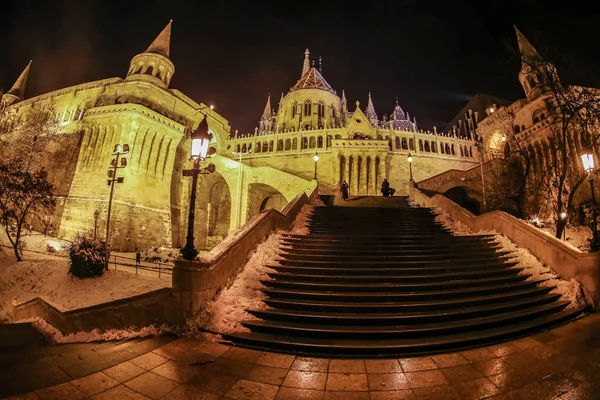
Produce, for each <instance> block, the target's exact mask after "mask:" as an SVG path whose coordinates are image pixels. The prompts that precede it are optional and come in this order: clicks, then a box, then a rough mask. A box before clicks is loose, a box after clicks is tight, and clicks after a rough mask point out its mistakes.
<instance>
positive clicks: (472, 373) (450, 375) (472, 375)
mask: <svg viewBox="0 0 600 400" xmlns="http://www.w3.org/2000/svg"><path fill="white" fill-rule="evenodd" d="M440 371H441V372H442V374H444V376H445V377H446V379H448V382H450V383H458V382H465V381H472V380H474V379H479V378H483V374H482V373H481V372H479V371H478V370H476V369H475V368H474V367H473V365H459V366H457V367H450V368H442V369H440Z"/></svg>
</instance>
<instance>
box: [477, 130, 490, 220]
mask: <svg viewBox="0 0 600 400" xmlns="http://www.w3.org/2000/svg"><path fill="white" fill-rule="evenodd" d="M475 136H476V137H477V134H475ZM475 147H477V150H479V170H480V172H481V197H482V200H483V210H481V211H482V213H483V212H485V210H486V209H487V204H486V199H485V179H484V178H483V137H481V136H479V140H476V141H475Z"/></svg>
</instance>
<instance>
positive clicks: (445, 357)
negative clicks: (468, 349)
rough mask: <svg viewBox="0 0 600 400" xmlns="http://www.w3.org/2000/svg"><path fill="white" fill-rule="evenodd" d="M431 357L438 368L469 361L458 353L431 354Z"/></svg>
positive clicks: (463, 363) (454, 365)
mask: <svg viewBox="0 0 600 400" xmlns="http://www.w3.org/2000/svg"><path fill="white" fill-rule="evenodd" d="M431 359H432V360H433V362H435V363H436V365H437V366H438V367H440V368H448V367H456V366H458V365H465V364H469V363H470V361H469V360H467V359H466V358H464V357H463V356H462V355H461V354H460V353H448V354H439V355H437V356H431Z"/></svg>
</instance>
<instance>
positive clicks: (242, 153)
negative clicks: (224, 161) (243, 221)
mask: <svg viewBox="0 0 600 400" xmlns="http://www.w3.org/2000/svg"><path fill="white" fill-rule="evenodd" d="M250 153H252V150H248V151H234V152H233V155H234V156H239V158H238V179H237V207H236V208H235V228H236V229H237V228H239V227H240V218H241V214H242V212H241V210H242V168H243V166H244V164H242V157H243V156H245V155H247V154H250Z"/></svg>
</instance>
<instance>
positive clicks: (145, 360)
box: [129, 352, 169, 370]
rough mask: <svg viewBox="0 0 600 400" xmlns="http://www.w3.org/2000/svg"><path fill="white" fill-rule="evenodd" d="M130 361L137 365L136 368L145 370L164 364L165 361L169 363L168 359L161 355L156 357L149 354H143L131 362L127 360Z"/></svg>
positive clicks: (153, 354) (151, 353) (154, 354)
mask: <svg viewBox="0 0 600 400" xmlns="http://www.w3.org/2000/svg"><path fill="white" fill-rule="evenodd" d="M129 361H131V362H132V363H133V364H135V365H137V366H138V367H141V368H144V369H147V370H151V369H153V368H156V367H158V366H159V365H160V364H164V363H166V362H167V361H169V359H168V358H166V357H163V356H161V355H158V354H156V353H153V352H150V353H146V354H143V355H141V356H139V357H136V358H134V359H133V360H129Z"/></svg>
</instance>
